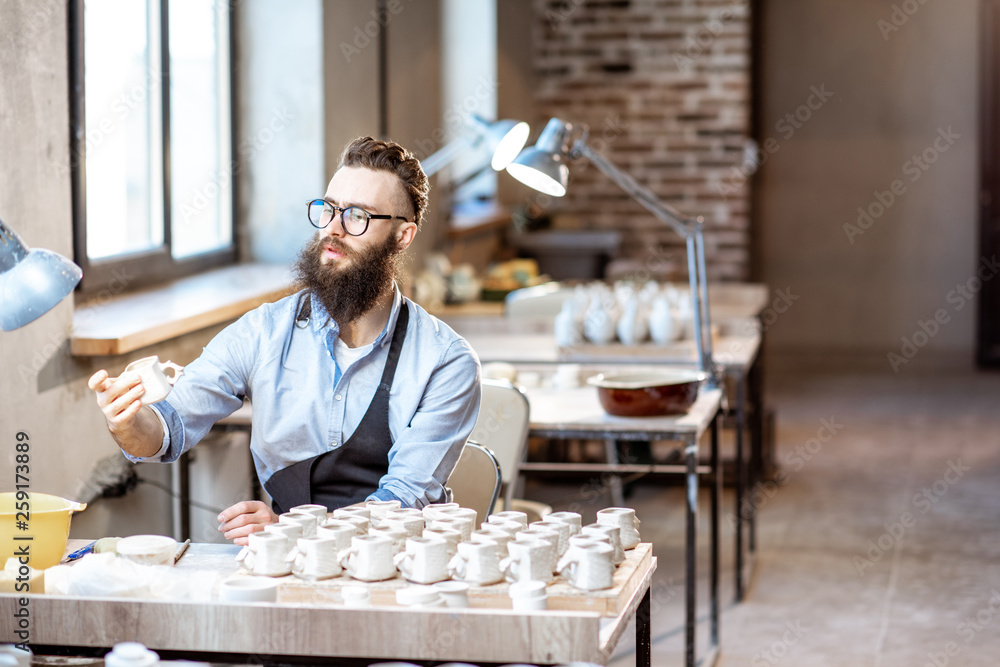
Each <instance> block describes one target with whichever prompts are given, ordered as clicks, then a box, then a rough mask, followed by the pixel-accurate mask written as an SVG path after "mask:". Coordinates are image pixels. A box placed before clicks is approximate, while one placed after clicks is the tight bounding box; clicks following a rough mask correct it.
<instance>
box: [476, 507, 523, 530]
mask: <svg viewBox="0 0 1000 667" xmlns="http://www.w3.org/2000/svg"><path fill="white" fill-rule="evenodd" d="M502 521H513V522H515V523H519V524H521V525H522V526H523V527H525V528H527V527H528V515H527V513H525V512H519V511H517V510H507V511H505V512H497V513H496V514H491V515H489V516H488V517H486V522H487V523H500V522H502Z"/></svg>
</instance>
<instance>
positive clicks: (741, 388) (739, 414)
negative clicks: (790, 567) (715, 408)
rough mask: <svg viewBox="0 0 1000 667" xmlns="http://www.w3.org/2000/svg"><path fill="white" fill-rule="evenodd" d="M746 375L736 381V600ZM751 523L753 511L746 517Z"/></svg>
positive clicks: (740, 547)
mask: <svg viewBox="0 0 1000 667" xmlns="http://www.w3.org/2000/svg"><path fill="white" fill-rule="evenodd" d="M745 384H746V377H745V376H743V375H742V374H741V375H740V377H739V378H738V380H737V383H736V522H735V525H736V601H737V602H742V601H743V502H744V496H745V494H746V489H747V486H746V466H744V465H743V433H744V430H745V428H746V391H745ZM747 522H748V523H749V524H750V525H753V522H754V515H753V513H751V514H750V516H749V517H748V519H747Z"/></svg>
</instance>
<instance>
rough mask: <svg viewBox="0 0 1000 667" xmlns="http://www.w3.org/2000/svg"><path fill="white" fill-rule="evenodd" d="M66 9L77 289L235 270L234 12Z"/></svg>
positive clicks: (143, 1)
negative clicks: (231, 267) (232, 266)
mask: <svg viewBox="0 0 1000 667" xmlns="http://www.w3.org/2000/svg"><path fill="white" fill-rule="evenodd" d="M70 4H71V16H70V35H71V39H70V54H71V58H73V59H74V61H75V62H74V63H73V67H72V68H71V71H72V73H73V74H72V77H73V81H72V87H73V93H74V94H73V97H72V106H73V118H72V133H71V136H72V137H73V143H74V145H73V150H72V151H71V154H72V156H73V160H72V164H71V167H72V172H73V198H74V211H73V213H74V233H75V238H74V241H75V251H76V259H77V263H79V264H80V265H81V266H82V267H83V271H84V275H83V281H82V282H81V288H82V289H83V290H84V291H85V292H92V291H95V290H99V289H102V288H103V287H105V286H109V285H112V284H114V285H116V286H118V289H121V286H122V285H125V286H128V287H134V286H139V285H142V284H148V283H151V282H157V281H162V280H166V279H169V278H175V277H178V276H181V275H185V274H189V273H194V272H196V271H199V270H203V269H205V268H208V267H211V266H217V265H220V264H225V263H231V262H233V261H234V260H235V256H236V254H235V246H234V243H233V237H234V234H233V220H234V215H233V201H234V197H233V185H232V181H233V172H234V169H233V150H232V143H233V142H232V137H233V131H232V112H231V100H232V84H231V75H230V62H231V58H232V42H231V39H230V16H231V10H230V7H229V3H228V2H225V1H222V0H73V1H72V2H71V3H70Z"/></svg>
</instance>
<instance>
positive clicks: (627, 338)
mask: <svg viewBox="0 0 1000 667" xmlns="http://www.w3.org/2000/svg"><path fill="white" fill-rule="evenodd" d="M616 329H617V331H618V340H620V341H621V342H622V343H623V344H625V345H636V344H638V343H641V342H643V341H644V340H646V336H648V335H649V322H648V320H647V319H646V312H645V310H644V309H643V307H642V305H641V304H640V303H639V297H638V296H636V295H635V294H633V295H632V296H631V297H630V298H629V300H628V301H626V302H625V307H624V310H623V311H622V314H621V317H619V318H618V326H617V327H616Z"/></svg>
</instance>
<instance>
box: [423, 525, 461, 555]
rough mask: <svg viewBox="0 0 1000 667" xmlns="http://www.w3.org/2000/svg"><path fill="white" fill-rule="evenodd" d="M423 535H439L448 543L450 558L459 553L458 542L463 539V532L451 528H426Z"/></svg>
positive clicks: (438, 536)
mask: <svg viewBox="0 0 1000 667" xmlns="http://www.w3.org/2000/svg"><path fill="white" fill-rule="evenodd" d="M423 537H437V538H440V539H442V540H444V541H446V542H447V543H448V558H449V559H450V558H451V557H452V556H454V555H455V554H457V553H458V543H459V542H461V541H462V533H460V532H458V531H457V530H452V529H451V528H424V532H423Z"/></svg>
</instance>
